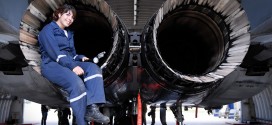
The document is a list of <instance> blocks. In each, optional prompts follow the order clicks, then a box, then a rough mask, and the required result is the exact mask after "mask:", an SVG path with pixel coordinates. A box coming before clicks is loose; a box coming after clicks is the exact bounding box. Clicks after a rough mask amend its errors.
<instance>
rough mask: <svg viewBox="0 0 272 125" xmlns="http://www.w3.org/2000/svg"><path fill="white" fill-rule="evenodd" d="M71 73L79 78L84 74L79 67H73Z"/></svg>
mask: <svg viewBox="0 0 272 125" xmlns="http://www.w3.org/2000/svg"><path fill="white" fill-rule="evenodd" d="M73 72H74V73H76V74H77V75H78V76H81V75H83V74H84V70H83V69H82V68H81V67H79V66H77V67H75V68H74V69H73Z"/></svg>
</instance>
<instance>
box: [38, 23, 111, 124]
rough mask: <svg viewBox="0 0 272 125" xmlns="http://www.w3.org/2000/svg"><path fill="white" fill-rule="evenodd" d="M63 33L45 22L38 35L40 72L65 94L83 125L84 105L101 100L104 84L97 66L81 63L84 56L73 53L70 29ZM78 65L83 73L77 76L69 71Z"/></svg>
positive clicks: (102, 100)
mask: <svg viewBox="0 0 272 125" xmlns="http://www.w3.org/2000/svg"><path fill="white" fill-rule="evenodd" d="M67 32H68V37H67V36H66V35H65V33H64V30H62V29H61V28H60V27H59V26H58V25H57V23H56V22H55V21H52V22H51V23H49V24H47V25H46V26H44V27H43V29H42V30H41V31H40V33H39V36H38V41H39V46H40V52H41V58H42V63H41V73H42V75H43V76H44V77H45V78H47V79H48V80H49V81H51V82H52V83H53V84H56V85H58V86H61V87H62V88H63V89H64V90H65V91H67V92H68V93H69V102H70V105H71V108H72V110H73V113H74V115H75V116H76V122H77V124H78V125H86V124H87V123H86V121H85V120H84V115H85V112H86V106H87V105H90V104H93V103H105V102H106V100H105V93H104V83H103V77H102V71H101V69H100V67H98V66H97V65H96V64H94V63H91V62H81V59H82V58H83V57H84V55H77V54H76V50H75V47H74V38H73V32H71V31H69V30H68V31H67ZM76 66H80V67H81V68H82V69H83V70H84V75H83V76H82V78H81V77H79V76H77V75H76V74H75V73H74V72H73V71H72V70H73V68H75V67H76Z"/></svg>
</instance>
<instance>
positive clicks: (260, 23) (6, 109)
mask: <svg viewBox="0 0 272 125" xmlns="http://www.w3.org/2000/svg"><path fill="white" fill-rule="evenodd" d="M32 1H33V0H20V1H18V0H9V1H8V2H7V1H6V0H0V10H1V12H0V34H1V33H2V32H1V30H3V31H4V30H5V29H6V28H7V27H8V28H9V30H10V28H12V29H13V30H11V33H10V34H15V35H17V34H19V25H20V21H21V19H22V15H23V13H24V11H25V9H26V8H27V6H28V5H29V3H31V2H32ZM106 2H107V3H108V4H109V5H110V6H111V7H112V9H113V10H114V11H115V12H116V13H117V14H118V16H119V17H120V18H121V19H122V21H123V23H124V24H125V25H126V27H127V29H128V31H129V33H131V34H133V33H134V32H141V31H142V30H143V27H144V26H145V25H146V22H147V20H149V19H150V18H151V17H152V16H153V14H154V13H155V12H156V11H157V9H158V8H159V7H160V6H161V5H162V3H163V2H164V0H134V1H133V0H118V1H116V0H106ZM239 2H241V5H242V7H243V8H244V9H245V11H246V13H247V16H248V18H249V22H250V25H251V29H250V33H251V35H252V36H254V34H258V33H260V32H262V31H264V30H265V31H267V32H266V34H265V35H267V37H269V40H270V41H267V42H272V35H271V31H272V8H271V7H270V5H271V4H272V1H271V0H258V1H256V0H240V1H239ZM10 12H12V15H11V14H10ZM6 22H9V23H8V24H7V23H6ZM0 36H1V35H0ZM251 39H252V40H256V38H255V39H254V37H251ZM257 40H262V39H261V38H260V39H257ZM266 40H267V39H266ZM0 45H1V44H0ZM270 47H271V46H270ZM270 52H271V53H272V51H270ZM271 53H270V55H271ZM0 54H1V53H0ZM270 55H269V54H267V56H270ZM270 63H271V62H270ZM270 67H271V65H270ZM0 84H1V83H0ZM248 87H250V83H249V84H248ZM13 91H16V90H13ZM240 101H241V116H240V121H241V123H242V122H246V121H250V122H252V124H254V123H263V124H272V84H270V85H267V87H266V89H264V90H262V91H261V92H260V93H258V94H256V95H254V96H253V97H251V98H248V99H245V100H240ZM23 102H24V101H23V99H22V98H18V97H17V96H13V95H11V94H9V93H7V92H5V91H4V90H2V89H1V88H0V124H1V123H5V122H7V121H12V120H13V121H14V120H15V121H16V122H18V123H22V120H23V115H22V114H23V112H24V109H23V105H24V103H23Z"/></svg>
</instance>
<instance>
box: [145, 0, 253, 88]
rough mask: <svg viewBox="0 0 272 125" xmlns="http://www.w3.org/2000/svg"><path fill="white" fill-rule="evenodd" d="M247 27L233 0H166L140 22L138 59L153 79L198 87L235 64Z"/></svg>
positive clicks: (245, 45) (239, 58) (175, 85)
mask: <svg viewBox="0 0 272 125" xmlns="http://www.w3.org/2000/svg"><path fill="white" fill-rule="evenodd" d="M248 30H249V22H248V19H247V16H246V13H245V11H244V10H243V9H242V7H241V6H240V3H239V2H237V1H236V0H216V1H214V0H205V1H203V0H198V1H197V0H168V1H166V2H165V3H164V4H163V5H162V6H161V8H160V9H159V10H158V11H157V13H156V14H154V16H153V17H152V18H151V19H150V21H149V22H148V24H147V25H146V26H145V30H144V32H143V37H142V39H141V42H142V45H145V47H144V48H142V52H143V54H142V60H143V61H144V64H145V67H146V68H147V70H148V72H150V74H152V75H153V77H154V78H155V79H156V80H157V81H160V82H162V83H167V84H168V85H169V86H172V87H171V88H177V90H178V91H180V92H182V91H184V90H185V88H186V87H189V88H190V89H189V88H188V91H190V90H192V91H194V92H197V91H198V90H199V91H201V90H203V89H204V88H207V87H210V86H209V85H211V84H210V83H214V82H216V81H218V80H220V79H222V78H224V77H225V76H227V75H228V74H229V73H231V72H232V71H233V70H235V68H236V67H237V66H238V65H240V63H241V62H242V60H243V58H244V56H245V54H246V52H247V50H248V47H249V43H250V34H249V32H248ZM204 83H207V84H204ZM192 88H195V89H192Z"/></svg>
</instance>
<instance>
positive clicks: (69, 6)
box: [53, 4, 76, 21]
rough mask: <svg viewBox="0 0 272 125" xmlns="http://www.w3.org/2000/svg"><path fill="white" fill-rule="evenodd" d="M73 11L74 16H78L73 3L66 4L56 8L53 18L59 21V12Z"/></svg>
mask: <svg viewBox="0 0 272 125" xmlns="http://www.w3.org/2000/svg"><path fill="white" fill-rule="evenodd" d="M70 10H71V11H72V13H73V16H74V17H73V18H76V9H75V8H74V7H73V6H72V5H68V4H64V5H62V6H61V7H59V8H58V9H56V10H55V11H54V13H53V20H55V21H57V20H58V19H59V16H58V15H59V14H61V15H62V14H64V13H67V12H68V11H70Z"/></svg>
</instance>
